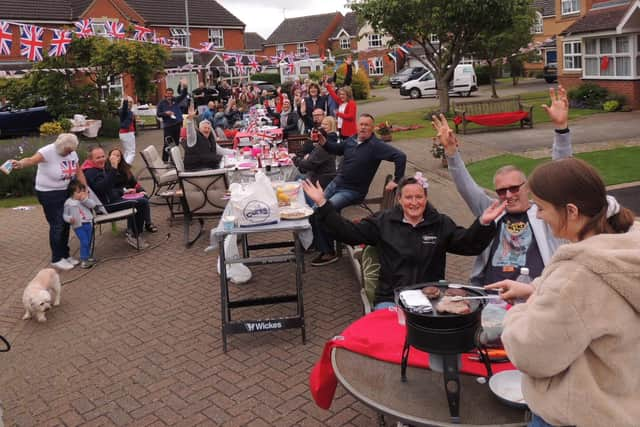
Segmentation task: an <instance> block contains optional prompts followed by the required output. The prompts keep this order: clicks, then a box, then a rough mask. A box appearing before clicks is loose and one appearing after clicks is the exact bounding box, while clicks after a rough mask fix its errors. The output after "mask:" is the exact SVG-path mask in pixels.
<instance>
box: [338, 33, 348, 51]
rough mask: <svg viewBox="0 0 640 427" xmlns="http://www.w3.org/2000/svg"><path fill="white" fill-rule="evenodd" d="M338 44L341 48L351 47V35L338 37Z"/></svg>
mask: <svg viewBox="0 0 640 427" xmlns="http://www.w3.org/2000/svg"><path fill="white" fill-rule="evenodd" d="M338 46H339V47H340V49H351V40H350V39H349V37H346V36H342V37H340V38H339V39H338Z"/></svg>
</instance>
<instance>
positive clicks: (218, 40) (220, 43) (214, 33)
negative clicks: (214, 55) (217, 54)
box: [209, 28, 224, 47]
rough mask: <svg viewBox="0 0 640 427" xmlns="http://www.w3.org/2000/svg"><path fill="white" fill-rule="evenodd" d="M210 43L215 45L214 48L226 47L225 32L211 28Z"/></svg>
mask: <svg viewBox="0 0 640 427" xmlns="http://www.w3.org/2000/svg"><path fill="white" fill-rule="evenodd" d="M209 43H213V47H224V30H223V29H222V28H209Z"/></svg>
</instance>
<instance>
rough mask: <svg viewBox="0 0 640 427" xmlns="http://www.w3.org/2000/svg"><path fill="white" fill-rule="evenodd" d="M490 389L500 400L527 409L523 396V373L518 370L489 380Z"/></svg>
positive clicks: (503, 372)
mask: <svg viewBox="0 0 640 427" xmlns="http://www.w3.org/2000/svg"><path fill="white" fill-rule="evenodd" d="M489 388H490V389H491V391H492V392H493V394H495V395H496V396H497V397H498V399H500V400H502V401H503V402H504V403H506V404H508V405H512V406H516V407H526V406H527V402H525V400H524V396H523V394H522V372H520V371H518V370H515V369H514V370H510V371H502V372H499V373H497V374H495V375H494V376H492V377H491V378H490V379H489Z"/></svg>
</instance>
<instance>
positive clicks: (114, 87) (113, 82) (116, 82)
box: [100, 76, 122, 99]
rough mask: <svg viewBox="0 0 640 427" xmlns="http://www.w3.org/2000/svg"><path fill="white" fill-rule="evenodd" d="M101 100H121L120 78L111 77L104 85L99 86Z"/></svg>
mask: <svg viewBox="0 0 640 427" xmlns="http://www.w3.org/2000/svg"><path fill="white" fill-rule="evenodd" d="M100 95H101V99H107V97H109V96H111V97H115V98H118V99H119V98H122V76H111V77H109V82H108V83H107V84H106V85H102V86H100Z"/></svg>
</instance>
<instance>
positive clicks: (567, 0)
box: [560, 0, 580, 16]
mask: <svg viewBox="0 0 640 427" xmlns="http://www.w3.org/2000/svg"><path fill="white" fill-rule="evenodd" d="M567 4H568V5H569V6H571V10H566V11H565V5H567ZM574 5H575V9H574V8H573V7H574ZM560 11H561V13H562V16H567V15H575V14H578V13H580V0H560Z"/></svg>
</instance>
